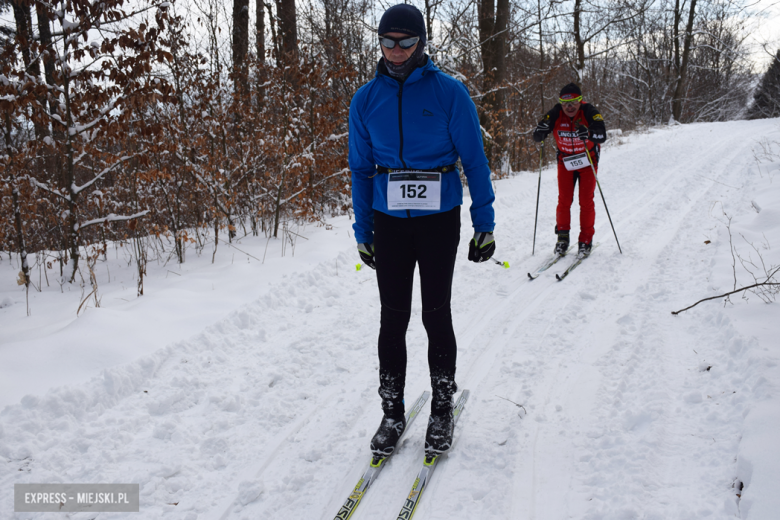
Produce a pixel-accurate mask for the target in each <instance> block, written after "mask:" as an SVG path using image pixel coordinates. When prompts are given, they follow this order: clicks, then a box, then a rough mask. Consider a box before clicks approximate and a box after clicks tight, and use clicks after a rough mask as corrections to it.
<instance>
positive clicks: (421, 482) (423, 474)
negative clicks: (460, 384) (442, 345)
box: [396, 390, 470, 520]
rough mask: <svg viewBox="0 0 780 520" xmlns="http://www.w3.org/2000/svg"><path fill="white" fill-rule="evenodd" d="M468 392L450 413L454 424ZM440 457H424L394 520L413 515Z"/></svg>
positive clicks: (461, 395)
mask: <svg viewBox="0 0 780 520" xmlns="http://www.w3.org/2000/svg"><path fill="white" fill-rule="evenodd" d="M469 393H470V392H469V391H468V390H464V391H463V392H461V394H460V397H459V398H458V401H457V402H456V403H455V408H454V409H453V411H452V415H453V417H454V420H455V424H456V425H457V424H458V419H459V418H460V415H461V413H462V412H463V407H464V406H466V401H467V400H468V398H469ZM439 458H441V455H436V456H431V457H429V456H428V455H425V456H424V458H423V466H422V468H421V469H420V472H419V473H417V478H416V479H415V480H414V484H413V485H412V489H411V491H410V492H409V496H407V497H406V501H405V502H404V505H403V507H402V508H401V512H400V513H398V517H397V518H396V520H409V519H410V518H412V516H413V515H414V512H415V510H416V509H417V505H418V504H419V503H420V497H422V494H423V491H424V490H425V487H426V486H427V485H428V481H429V480H430V479H431V475H433V470H434V469H435V468H436V463H438V462H439Z"/></svg>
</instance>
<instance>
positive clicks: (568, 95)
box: [558, 83, 582, 103]
mask: <svg viewBox="0 0 780 520" xmlns="http://www.w3.org/2000/svg"><path fill="white" fill-rule="evenodd" d="M558 98H559V99H560V101H561V103H563V102H569V103H572V102H574V101H582V90H580V87H578V86H577V85H576V84H575V83H569V84H568V85H566V86H565V87H563V88H562V89H561V93H560V94H559V95H558Z"/></svg>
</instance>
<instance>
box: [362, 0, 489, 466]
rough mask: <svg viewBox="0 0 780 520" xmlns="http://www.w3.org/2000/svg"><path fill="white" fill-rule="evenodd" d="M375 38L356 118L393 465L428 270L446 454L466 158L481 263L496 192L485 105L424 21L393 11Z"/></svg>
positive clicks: (384, 447) (381, 440)
mask: <svg viewBox="0 0 780 520" xmlns="http://www.w3.org/2000/svg"><path fill="white" fill-rule="evenodd" d="M378 33H379V43H380V48H381V49H382V59H380V60H379V63H378V65H377V72H376V77H375V78H374V79H373V80H372V81H370V82H369V83H367V84H366V85H364V86H363V87H361V88H360V90H358V92H357V93H356V94H355V96H354V97H353V98H352V104H351V106H350V111H349V166H350V169H351V170H352V203H353V208H354V211H355V224H354V225H353V228H354V230H355V238H356V239H357V242H358V251H359V253H360V256H361V258H362V260H363V262H364V263H365V264H366V265H368V266H369V267H371V268H374V269H376V276H377V284H378V286H379V296H380V300H381V304H382V311H381V323H380V330H379V349H378V350H379V395H380V397H381V398H382V410H383V412H384V417H383V418H382V423H381V424H380V426H379V429H378V430H377V432H376V434H375V435H374V437H373V439H372V441H371V450H372V452H373V453H374V455H375V456H376V457H378V458H381V457H386V456H388V455H389V454H391V453H392V452H393V450H394V449H395V445H396V443H397V442H398V439H399V437H400V436H401V434H402V433H403V431H404V429H405V428H406V420H405V418H404V402H403V398H404V384H405V382H406V329H407V327H408V325H409V318H410V315H411V304H412V281H413V278H414V270H415V265H419V269H420V286H421V293H422V307H423V317H422V319H423V325H424V326H425V330H426V332H427V334H428V365H429V368H430V375H431V386H432V390H433V392H432V394H433V395H432V402H431V416H430V419H429V421H428V431H427V434H426V438H425V449H426V452H427V453H428V454H429V455H437V454H440V453H442V452H444V451H446V450H447V449H449V447H450V445H451V443H452V433H453V425H454V420H453V416H452V407H453V404H452V396H453V394H454V393H455V391H456V390H457V385H456V384H455V361H456V355H457V346H456V342H455V333H454V331H453V328H452V313H451V310H450V297H451V289H452V276H453V271H454V266H455V256H456V252H457V247H458V242H459V240H460V206H461V205H462V204H463V187H462V185H461V180H460V176H459V173H458V168H457V166H456V163H457V162H458V159H460V161H461V164H462V167H463V170H464V173H465V175H466V178H467V179H468V183H469V191H470V193H471V201H472V203H471V208H470V209H471V221H472V224H473V226H474V231H475V233H474V238H473V239H472V240H471V241H470V243H469V260H472V261H474V262H484V261H486V260H489V259H490V258H491V256H492V255H493V252H494V251H495V241H494V239H493V228H494V225H495V224H494V213H493V201H494V200H495V195H494V193H493V187H492V184H491V180H490V168H489V167H488V161H487V158H486V157H485V152H484V149H483V145H482V134H481V131H480V126H479V118H478V116H477V110H476V107H475V106H474V103H473V101H472V100H471V98H470V97H469V93H468V89H467V88H466V87H465V86H464V85H463V84H462V83H461V82H459V81H457V80H455V79H454V78H452V77H451V76H448V75H447V74H444V73H443V72H441V71H440V70H439V69H438V68H437V67H436V66H435V65H434V64H433V63H432V62H431V61H430V59H429V58H428V56H427V55H426V54H425V53H424V49H425V43H426V32H425V22H424V20H423V16H422V13H420V11H419V10H418V9H417V8H415V7H413V6H411V5H406V4H399V5H396V6H393V7H391V8H389V9H388V10H387V11H386V12H385V13H384V15H383V16H382V19H381V21H380V22H379V30H378Z"/></svg>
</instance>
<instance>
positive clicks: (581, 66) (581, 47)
mask: <svg viewBox="0 0 780 520" xmlns="http://www.w3.org/2000/svg"><path fill="white" fill-rule="evenodd" d="M581 14H582V0H574V46H575V47H576V50H577V63H575V64H574V69H575V70H576V71H577V84H578V85H580V86H582V76H583V73H584V72H585V41H584V40H583V39H582V34H580V21H581V20H580V16H581Z"/></svg>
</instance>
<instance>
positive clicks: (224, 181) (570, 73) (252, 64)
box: [0, 0, 780, 312]
mask: <svg viewBox="0 0 780 520" xmlns="http://www.w3.org/2000/svg"><path fill="white" fill-rule="evenodd" d="M393 3H394V2H376V3H375V2H373V1H368V0H303V1H298V2H297V3H296V2H295V1H294V0H273V2H263V0H256V1H255V3H254V4H253V5H250V3H249V1H248V0H233V2H232V4H231V3H230V2H221V1H219V0H179V1H177V2H172V1H159V0H153V1H148V0H143V1H141V2H124V1H123V0H104V1H102V2H93V1H89V0H50V1H44V0H0V47H1V53H2V54H1V57H0V63H2V65H1V66H0V115H1V117H2V128H3V130H2V135H3V138H2V144H0V146H1V147H2V152H0V179H2V183H0V190H2V192H1V193H0V216H2V217H1V220H0V251H3V252H5V253H7V254H8V255H9V256H11V255H18V258H19V259H20V266H21V271H20V273H19V281H18V282H19V284H20V285H25V286H26V288H27V290H28V291H29V290H30V288H31V287H32V288H33V289H34V290H35V289H38V290H40V289H41V288H40V287H36V285H35V283H34V282H33V281H32V278H31V276H30V274H31V272H32V271H33V270H35V269H38V270H43V271H44V272H45V273H46V283H47V284H48V283H59V284H60V285H64V284H67V283H73V282H79V283H81V284H83V285H89V284H91V285H92V286H93V288H94V289H93V291H96V290H97V282H96V280H95V277H94V271H93V266H94V264H95V262H96V261H97V260H98V259H99V258H100V257H101V255H103V256H104V255H105V254H106V251H107V248H108V245H107V244H108V243H109V242H116V243H119V244H121V245H124V246H126V247H127V248H128V250H130V251H131V252H132V254H131V256H132V258H133V261H134V262H135V265H136V269H137V274H138V276H137V282H138V286H137V293H138V295H139V296H140V295H142V294H143V291H144V274H145V272H146V264H147V262H149V261H150V259H151V258H152V257H154V256H157V257H158V258H159V257H160V256H161V255H162V256H165V255H167V256H168V259H175V261H177V262H179V263H183V262H185V260H186V255H187V251H188V250H194V251H195V252H196V253H197V254H201V253H202V252H203V251H204V250H205V249H206V248H209V252H211V253H212V258H213V255H216V254H217V250H218V249H219V245H220V243H226V242H227V243H230V242H231V241H233V240H234V239H235V237H236V236H238V235H239V234H240V235H244V236H245V235H248V234H253V235H261V234H264V235H266V236H269V237H270V236H273V237H277V238H281V239H284V240H290V241H293V240H294V235H295V233H294V231H293V227H294V225H295V223H301V222H317V221H322V222H324V219H325V218H327V217H330V216H335V215H339V214H344V213H349V212H350V211H351V197H350V172H349V169H348V164H347V136H348V121H347V120H348V111H349V103H350V100H351V98H352V96H353V94H354V93H355V91H356V90H357V89H358V88H359V87H360V86H361V85H363V84H365V83H367V82H368V81H370V80H371V78H372V77H373V76H374V73H375V69H376V62H377V59H378V57H379V55H380V54H379V48H378V43H377V38H376V27H377V24H378V20H379V18H380V17H381V14H382V13H383V12H384V10H385V9H386V8H387V7H389V6H390V5H392V4H393ZM416 4H418V5H417V7H419V8H420V10H421V11H422V13H423V15H424V16H425V20H426V25H427V31H428V40H429V44H428V47H427V52H428V54H429V55H430V57H431V59H432V60H433V61H434V62H435V64H436V65H437V66H438V67H439V68H440V69H442V70H443V71H444V72H446V73H448V74H451V75H453V76H454V77H456V78H458V79H460V80H461V81H462V82H463V83H464V84H465V85H466V86H467V87H468V88H469V91H470V92H471V95H472V99H473V100H474V102H475V104H476V106H477V109H478V111H479V115H480V122H481V124H482V127H483V137H484V142H485V150H486V153H487V156H488V158H489V160H490V164H491V168H492V171H493V173H494V176H495V177H496V178H499V177H502V176H507V175H511V174H512V173H513V172H517V171H522V170H533V169H535V168H537V167H539V164H540V162H548V161H550V160H551V159H552V158H554V150H552V149H551V147H547V149H546V150H545V149H542V150H541V153H540V149H539V146H538V144H536V143H534V142H533V140H532V139H531V132H532V131H533V128H534V127H535V124H536V122H537V121H538V119H539V118H540V117H541V116H542V115H543V114H544V113H545V112H546V111H547V110H548V109H549V108H550V107H551V106H552V105H553V104H554V103H555V102H556V98H557V93H558V90H559V89H560V87H561V86H562V85H563V84H565V83H568V82H571V81H574V82H576V83H578V84H580V85H581V86H582V88H583V90H584V92H585V93H586V100H587V101H589V102H591V103H593V104H595V105H596V106H598V107H599V109H600V110H601V112H602V113H603V114H604V117H605V119H606V121H607V124H608V128H610V129H613V131H623V132H626V131H631V130H633V129H636V128H638V127H646V126H652V125H661V124H683V123H690V122H698V121H727V120H733V119H738V118H744V117H777V116H778V115H780V104H779V103H780V91H778V92H777V95H769V96H766V95H765V96H764V98H760V99H763V102H761V103H759V102H753V101H752V99H753V97H754V90H755V89H756V86H757V85H759V79H760V78H761V76H762V73H763V70H758V69H760V68H761V64H760V63H759V64H757V61H756V56H757V55H764V56H766V57H768V59H767V60H765V63H768V64H769V66H770V71H771V70H773V68H774V70H775V73H774V74H775V75H778V72H777V70H778V68H779V67H780V51H777V53H775V51H776V48H777V42H771V41H764V42H763V45H761V44H760V43H758V44H757V43H756V39H755V35H756V33H757V31H758V30H759V29H760V28H761V22H762V21H763V20H765V19H766V13H767V12H768V11H767V10H762V9H761V8H760V4H756V3H752V2H747V1H744V0H735V1H730V0H638V1H634V0H563V1H561V0H544V1H542V0H495V1H493V0H482V1H477V2H472V1H470V0H449V1H442V0H439V1H435V0H424V3H422V2H416ZM757 45H758V46H759V47H760V48H759V49H757V48H756V47H757ZM769 76H770V74H769V73H767V74H766V76H765V77H767V78H768V77H769ZM773 77H774V76H773ZM778 78H780V75H779V76H778ZM776 83H778V84H780V79H779V80H778V81H776ZM759 86H760V85H759ZM759 90H760V89H759ZM755 99H756V100H757V101H758V100H759V97H756V98H755ZM464 182H465V180H464ZM49 270H52V272H53V273H56V274H54V275H53V277H52V278H53V280H51V281H50V280H49V274H48V271H49ZM38 278H39V279H40V277H38ZM40 283H43V282H40V281H39V284H40ZM95 301H96V304H98V305H99V303H98V299H97V298H95ZM28 312H29V311H28Z"/></svg>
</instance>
